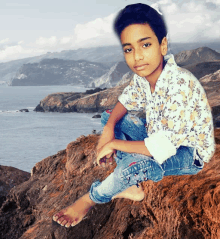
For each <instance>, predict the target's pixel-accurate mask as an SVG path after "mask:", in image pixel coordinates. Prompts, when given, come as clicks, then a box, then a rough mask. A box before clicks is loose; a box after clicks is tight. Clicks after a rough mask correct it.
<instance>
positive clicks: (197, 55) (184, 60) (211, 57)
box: [175, 47, 220, 67]
mask: <svg viewBox="0 0 220 239" xmlns="http://www.w3.org/2000/svg"><path fill="white" fill-rule="evenodd" d="M175 60H176V63H177V64H178V65H179V66H182V67H183V66H187V65H192V64H198V63H202V62H213V61H220V53H218V52H216V51H214V50H212V49H210V48H208V47H200V48H196V49H194V50H190V51H189V50H187V51H181V52H179V53H178V54H176V55H175Z"/></svg>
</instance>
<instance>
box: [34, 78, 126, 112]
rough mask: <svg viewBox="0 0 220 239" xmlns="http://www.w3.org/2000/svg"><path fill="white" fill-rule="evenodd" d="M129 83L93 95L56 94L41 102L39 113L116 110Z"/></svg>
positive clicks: (38, 107) (38, 108)
mask: <svg viewBox="0 0 220 239" xmlns="http://www.w3.org/2000/svg"><path fill="white" fill-rule="evenodd" d="M128 84H129V82H127V83H125V84H123V85H120V86H116V87H114V88H110V89H106V90H103V91H101V92H97V93H94V94H91V95H88V94H84V93H74V92H72V93H56V94H51V95H48V96H47V97H46V98H44V99H43V100H41V102H40V104H39V105H37V107H36V108H35V111H37V112H62V113H64V112H81V113H85V112H87V113H92V112H103V111H104V110H106V109H112V108H114V106H115V104H116V103H117V101H118V96H119V95H120V94H121V93H122V91H123V89H124V88H125V87H126V86H127V85H128Z"/></svg>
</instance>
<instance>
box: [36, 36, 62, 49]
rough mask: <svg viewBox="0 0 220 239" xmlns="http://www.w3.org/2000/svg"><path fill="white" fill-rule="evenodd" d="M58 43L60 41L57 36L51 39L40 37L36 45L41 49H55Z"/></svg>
mask: <svg viewBox="0 0 220 239" xmlns="http://www.w3.org/2000/svg"><path fill="white" fill-rule="evenodd" d="M57 43H58V39H57V37H56V36H51V37H50V38H46V37H39V38H38V39H37V40H36V44H37V45H38V46H39V47H41V46H43V47H53V46H56V45H57Z"/></svg>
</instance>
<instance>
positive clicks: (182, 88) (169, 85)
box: [53, 4, 215, 227]
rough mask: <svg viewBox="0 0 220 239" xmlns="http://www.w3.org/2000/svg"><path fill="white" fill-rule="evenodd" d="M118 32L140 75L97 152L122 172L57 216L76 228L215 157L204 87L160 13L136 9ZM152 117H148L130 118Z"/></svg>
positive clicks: (107, 117)
mask: <svg viewBox="0 0 220 239" xmlns="http://www.w3.org/2000/svg"><path fill="white" fill-rule="evenodd" d="M114 28H115V31H116V33H117V34H118V36H119V38H120V41H121V44H122V48H123V51H124V57H125V60H126V62H127V65H128V66H129V67H130V69H131V70H132V71H133V72H134V73H135V75H134V78H133V80H132V81H131V83H130V85H129V86H127V87H126V88H125V89H124V91H123V93H122V94H121V95H120V96H119V98H118V100H119V102H118V103H117V104H116V106H115V108H114V109H113V110H112V111H109V110H108V111H105V112H104V113H103V114H102V124H103V125H105V126H104V129H103V133H102V136H101V138H100V141H99V144H98V146H97V152H98V155H97V163H98V164H99V165H100V164H101V165H105V164H106V163H111V162H112V158H113V155H114V154H115V153H116V152H117V155H116V157H115V160H116V163H117V167H116V168H115V170H114V172H113V173H112V174H110V175H109V176H108V177H107V178H106V179H105V180H104V181H103V182H99V181H96V182H94V183H93V184H92V186H91V188H90V191H89V192H88V193H87V194H85V195H84V196H83V197H81V198H79V199H78V200H77V201H76V202H75V203H73V204H72V205H71V206H69V207H68V208H65V209H63V210H62V211H60V212H59V213H57V214H55V215H54V216H53V220H54V221H56V222H58V223H59V224H60V225H62V226H65V227H70V226H75V225H76V224H78V223H79V222H80V221H81V220H82V219H83V217H84V216H85V215H86V213H87V212H88V210H89V209H90V208H91V207H92V206H94V205H95V204H96V203H106V202H109V201H111V200H112V199H113V198H119V197H122V198H128V199H131V200H136V201H141V200H142V199H143V198H144V192H143V190H142V188H141V186H140V184H139V183H140V182H142V181H146V180H153V181H155V182H157V181H159V180H161V179H162V178H163V176H166V175H184V174H196V173H198V172H199V171H200V170H201V169H202V168H203V165H204V162H208V161H209V160H210V159H211V157H212V156H213V154H214V151H215V143H214V132H213V121H212V115H211V109H210V106H209V104H208V101H207V98H206V94H205V92H204V89H203V88H202V86H201V85H200V83H199V81H198V80H197V79H196V78H195V77H194V76H193V75H192V74H191V73H190V72H188V71H187V70H185V69H183V68H180V67H178V66H177V65H176V63H175V60H174V57H173V55H168V56H166V54H167V38H166V35H167V30H166V26H165V23H164V20H163V17H162V15H161V13H158V12H157V11H156V10H155V9H153V8H151V7H149V6H148V5H145V4H133V5H128V6H127V7H126V8H124V9H123V10H122V11H121V12H120V13H119V15H118V16H117V18H116V20H115V23H114ZM128 110H136V111H143V110H144V111H146V119H139V118H138V117H136V116H133V115H130V114H127V111H128Z"/></svg>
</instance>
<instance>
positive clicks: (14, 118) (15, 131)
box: [0, 85, 102, 172]
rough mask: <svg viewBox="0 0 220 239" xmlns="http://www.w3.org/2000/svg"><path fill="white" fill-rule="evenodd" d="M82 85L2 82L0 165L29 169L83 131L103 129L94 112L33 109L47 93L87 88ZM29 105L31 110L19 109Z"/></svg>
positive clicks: (0, 91) (0, 90) (0, 94)
mask: <svg viewBox="0 0 220 239" xmlns="http://www.w3.org/2000/svg"><path fill="white" fill-rule="evenodd" d="M85 91H86V88H84V87H83V86H72V85H68V86H13V87H12V86H5V85H0V165H5V166H13V167H16V168H18V169H21V170H24V171H27V172H30V171H31V169H32V168H33V166H34V165H35V164H36V163H37V162H39V161H41V160H42V159H44V158H46V157H48V156H50V155H54V154H56V153H57V152H58V151H60V150H62V149H65V148H66V146H67V144H68V143H70V142H71V141H74V140H75V139H76V138H78V137H79V136H81V135H85V136H86V135H88V134H91V133H92V131H93V130H94V129H95V130H97V131H100V130H101V129H102V127H101V123H100V118H92V116H93V115H94V114H95V113H41V112H35V111H33V110H34V108H35V107H36V106H37V104H38V103H39V102H40V100H42V99H43V98H44V97H46V96H47V95H48V94H51V93H56V92H85ZM20 109H28V110H29V112H19V110H20Z"/></svg>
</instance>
